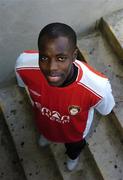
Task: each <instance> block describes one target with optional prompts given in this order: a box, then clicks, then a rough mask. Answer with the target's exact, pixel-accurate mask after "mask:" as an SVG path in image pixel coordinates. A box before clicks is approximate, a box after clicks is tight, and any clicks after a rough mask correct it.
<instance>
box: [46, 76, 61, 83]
mask: <svg viewBox="0 0 123 180" xmlns="http://www.w3.org/2000/svg"><path fill="white" fill-rule="evenodd" d="M47 79H48V80H49V81H50V82H57V81H59V80H60V79H61V76H47Z"/></svg>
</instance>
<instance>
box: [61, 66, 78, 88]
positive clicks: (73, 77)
mask: <svg viewBox="0 0 123 180" xmlns="http://www.w3.org/2000/svg"><path fill="white" fill-rule="evenodd" d="M77 74H78V68H77V67H76V66H75V65H74V64H73V66H72V69H71V73H70V75H69V76H68V77H67V79H66V80H65V82H64V83H63V84H62V85H61V87H65V86H68V85H69V84H72V83H73V82H74V81H75V80H76V77H77Z"/></svg>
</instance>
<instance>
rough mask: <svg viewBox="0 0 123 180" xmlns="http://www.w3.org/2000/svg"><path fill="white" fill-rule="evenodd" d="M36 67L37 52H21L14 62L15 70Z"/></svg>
mask: <svg viewBox="0 0 123 180" xmlns="http://www.w3.org/2000/svg"><path fill="white" fill-rule="evenodd" d="M37 67H39V66H38V51H36V50H26V51H24V52H22V53H21V54H20V55H19V57H18V58H17V61H16V69H18V68H37Z"/></svg>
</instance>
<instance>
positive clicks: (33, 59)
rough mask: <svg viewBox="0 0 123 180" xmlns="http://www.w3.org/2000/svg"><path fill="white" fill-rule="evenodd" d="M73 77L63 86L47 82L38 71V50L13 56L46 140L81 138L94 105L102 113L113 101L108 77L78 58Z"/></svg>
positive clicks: (87, 130) (17, 73)
mask: <svg viewBox="0 0 123 180" xmlns="http://www.w3.org/2000/svg"><path fill="white" fill-rule="evenodd" d="M74 65H75V66H76V67H77V68H78V74H77V78H76V80H75V81H74V82H73V83H71V84H70V85H68V86H65V87H54V86H50V85H49V84H48V82H47V80H46V79H45V77H44V75H43V74H42V72H41V71H40V68H39V65H38V52H37V51H25V52H23V53H22V54H21V55H20V56H19V57H18V59H17V62H16V67H15V71H16V77H17V81H18V84H19V86H21V87H26V88H27V89H28V92H29V95H30V98H31V102H32V106H33V109H34V112H35V123H36V126H37V128H38V130H39V132H40V133H41V134H43V135H44V137H46V138H47V139H48V140H50V141H53V142H60V143H69V142H77V141H80V140H81V139H82V138H85V137H86V135H87V134H88V132H89V129H90V127H91V124H92V121H93V114H94V109H97V111H98V112H100V113H101V114H103V115H106V114H108V113H110V112H111V110H112V108H113V107H114V105H115V102H114V98H113V95H112V90H111V86H110V82H109V80H108V78H107V77H106V76H104V75H102V74H101V73H99V72H98V71H96V70H94V69H93V68H92V67H90V66H89V65H87V64H86V63H83V62H81V61H78V60H75V62H74Z"/></svg>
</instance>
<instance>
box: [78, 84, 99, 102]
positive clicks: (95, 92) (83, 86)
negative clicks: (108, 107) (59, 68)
mask: <svg viewBox="0 0 123 180" xmlns="http://www.w3.org/2000/svg"><path fill="white" fill-rule="evenodd" d="M78 84H80V85H81V86H83V87H85V88H86V89H88V90H89V91H90V92H92V93H93V94H95V95H96V96H97V97H99V98H100V99H102V96H100V95H99V94H97V93H96V92H95V91H93V90H92V89H90V88H89V87H87V86H86V85H85V84H83V83H81V82H78Z"/></svg>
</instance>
